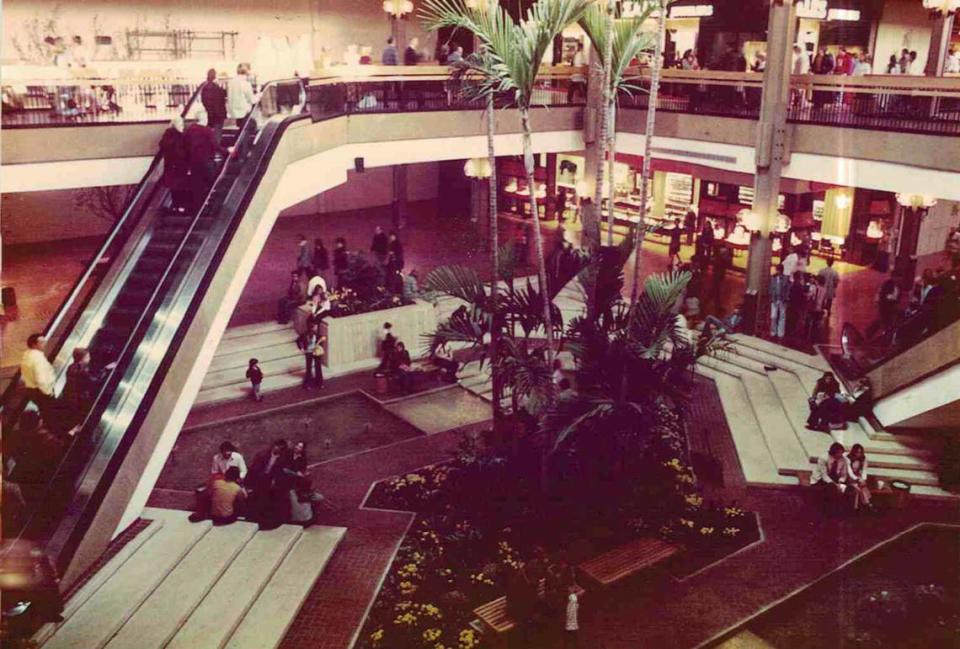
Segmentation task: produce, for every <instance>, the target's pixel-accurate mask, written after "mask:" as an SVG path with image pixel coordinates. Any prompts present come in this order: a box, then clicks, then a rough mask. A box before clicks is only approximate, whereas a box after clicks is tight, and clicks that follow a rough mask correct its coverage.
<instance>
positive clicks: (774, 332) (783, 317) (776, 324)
mask: <svg viewBox="0 0 960 649" xmlns="http://www.w3.org/2000/svg"><path fill="white" fill-rule="evenodd" d="M789 296H790V279H789V278H788V277H787V276H786V275H784V274H783V264H777V271H776V273H775V274H774V276H773V277H771V278H770V337H771V338H777V339H782V338H783V337H784V335H786V331H787V299H788V298H789Z"/></svg>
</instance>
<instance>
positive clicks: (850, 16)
mask: <svg viewBox="0 0 960 649" xmlns="http://www.w3.org/2000/svg"><path fill="white" fill-rule="evenodd" d="M827 20H850V21H857V20H860V10H859V9H831V10H830V11H828V12H827Z"/></svg>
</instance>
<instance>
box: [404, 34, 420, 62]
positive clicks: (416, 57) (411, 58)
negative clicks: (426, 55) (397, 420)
mask: <svg viewBox="0 0 960 649" xmlns="http://www.w3.org/2000/svg"><path fill="white" fill-rule="evenodd" d="M418 45H420V39H418V38H417V37H416V36H414V37H413V38H411V39H410V42H409V43H408V44H407V49H405V50H404V51H403V64H404V65H416V64H417V63H419V62H420V52H418V51H417V46H418Z"/></svg>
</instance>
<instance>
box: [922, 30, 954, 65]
mask: <svg viewBox="0 0 960 649" xmlns="http://www.w3.org/2000/svg"><path fill="white" fill-rule="evenodd" d="M954 18H955V15H954V14H950V15H949V16H944V15H942V14H937V17H936V18H934V19H933V25H932V26H931V32H930V50H929V52H928V53H927V67H926V68H925V69H924V70H923V73H924V74H925V75H927V76H928V77H942V76H943V64H944V62H945V59H946V56H947V51H948V50H949V49H950V33H951V32H952V31H953V21H954Z"/></svg>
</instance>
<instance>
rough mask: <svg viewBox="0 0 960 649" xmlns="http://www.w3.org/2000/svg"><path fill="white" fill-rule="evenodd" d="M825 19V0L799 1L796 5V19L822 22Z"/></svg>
mask: <svg viewBox="0 0 960 649" xmlns="http://www.w3.org/2000/svg"><path fill="white" fill-rule="evenodd" d="M826 17H827V0H801V1H800V2H798V3H797V18H812V19H814V20H823V19H825V18H826Z"/></svg>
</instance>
